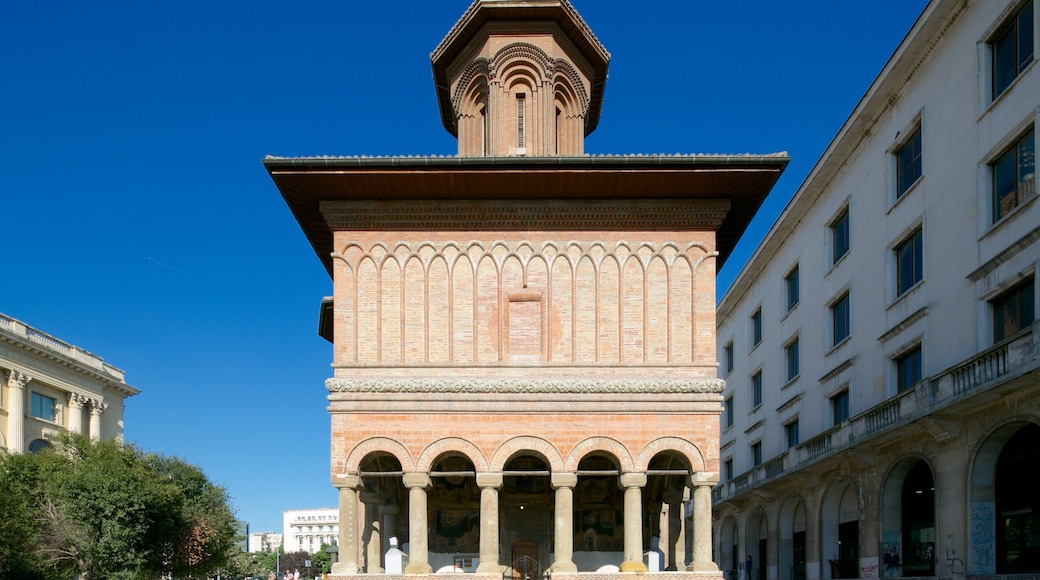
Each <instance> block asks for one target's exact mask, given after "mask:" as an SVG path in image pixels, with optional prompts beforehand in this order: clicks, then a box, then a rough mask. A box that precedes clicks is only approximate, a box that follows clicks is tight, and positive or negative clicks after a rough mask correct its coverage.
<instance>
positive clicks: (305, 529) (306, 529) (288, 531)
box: [282, 508, 339, 554]
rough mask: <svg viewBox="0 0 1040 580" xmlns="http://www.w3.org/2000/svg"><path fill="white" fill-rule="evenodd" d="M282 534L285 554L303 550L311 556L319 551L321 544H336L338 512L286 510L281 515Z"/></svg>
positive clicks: (334, 510)
mask: <svg viewBox="0 0 1040 580" xmlns="http://www.w3.org/2000/svg"><path fill="white" fill-rule="evenodd" d="M282 532H283V534H284V535H283V536H282V537H283V539H284V544H283V548H284V550H285V552H286V553H289V552H298V551H300V550H303V551H304V552H308V553H311V554H313V553H314V552H317V551H318V550H320V549H321V546H322V544H329V545H333V544H336V543H337V542H338V537H339V510H338V509H337V508H318V509H310V510H287V511H285V512H283V513H282Z"/></svg>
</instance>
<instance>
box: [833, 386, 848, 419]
mask: <svg viewBox="0 0 1040 580" xmlns="http://www.w3.org/2000/svg"><path fill="white" fill-rule="evenodd" d="M831 412H832V413H833V416H834V425H835V426H838V425H841V424H842V423H844V422H845V421H847V420H848V419H849V391H848V389H846V390H844V391H842V392H840V393H838V394H837V395H834V396H833V397H831Z"/></svg>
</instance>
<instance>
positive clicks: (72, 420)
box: [69, 393, 90, 435]
mask: <svg viewBox="0 0 1040 580" xmlns="http://www.w3.org/2000/svg"><path fill="white" fill-rule="evenodd" d="M89 403H90V399H88V398H87V397H85V396H83V395H81V394H79V393H69V432H70V433H76V434H77V435H86V433H84V432H83V407H86V406H87V405H88V404H89Z"/></svg>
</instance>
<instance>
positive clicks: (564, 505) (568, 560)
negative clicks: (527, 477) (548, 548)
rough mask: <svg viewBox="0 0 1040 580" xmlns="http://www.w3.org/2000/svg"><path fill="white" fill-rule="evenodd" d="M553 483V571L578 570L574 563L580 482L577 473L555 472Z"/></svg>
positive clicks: (552, 478) (552, 477)
mask: <svg viewBox="0 0 1040 580" xmlns="http://www.w3.org/2000/svg"><path fill="white" fill-rule="evenodd" d="M550 481H551V483H552V486H553V488H554V489H555V490H556V531H555V536H554V540H553V541H554V543H555V546H556V549H555V557H556V561H555V562H553V563H552V566H551V567H550V569H551V570H552V571H553V572H577V571H578V566H576V565H575V564H574V561H573V558H574V486H575V485H577V484H578V474H577V473H554V474H552V476H551V480H550Z"/></svg>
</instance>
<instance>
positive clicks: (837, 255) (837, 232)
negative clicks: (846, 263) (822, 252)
mask: <svg viewBox="0 0 1040 580" xmlns="http://www.w3.org/2000/svg"><path fill="white" fill-rule="evenodd" d="M831 247H832V249H833V255H832V259H831V263H833V264H837V263H838V260H840V259H842V257H844V256H845V254H847V253H849V210H848V208H846V209H845V211H843V212H841V215H840V216H838V219H836V220H834V221H833V222H831Z"/></svg>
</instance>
